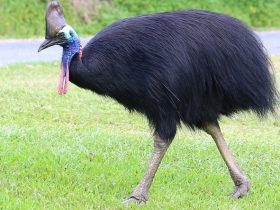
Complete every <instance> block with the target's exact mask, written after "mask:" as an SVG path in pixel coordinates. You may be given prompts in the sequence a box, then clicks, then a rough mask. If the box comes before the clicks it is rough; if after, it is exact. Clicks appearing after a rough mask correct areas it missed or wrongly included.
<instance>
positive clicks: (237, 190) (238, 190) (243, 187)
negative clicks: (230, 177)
mask: <svg viewBox="0 0 280 210" xmlns="http://www.w3.org/2000/svg"><path fill="white" fill-rule="evenodd" d="M249 190H250V183H249V182H248V181H247V180H245V181H244V182H242V183H241V184H240V185H237V186H235V187H234V190H233V193H232V194H231V196H230V197H231V198H242V197H243V196H244V195H246V194H247V192H249Z"/></svg>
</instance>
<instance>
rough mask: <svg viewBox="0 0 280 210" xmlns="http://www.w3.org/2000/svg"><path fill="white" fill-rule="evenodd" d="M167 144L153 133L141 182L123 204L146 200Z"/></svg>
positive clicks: (138, 202)
mask: <svg viewBox="0 0 280 210" xmlns="http://www.w3.org/2000/svg"><path fill="white" fill-rule="evenodd" d="M169 145H170V143H167V142H165V141H164V140H162V139H161V138H160V137H159V136H158V135H155V137H154V151H153V154H152V157H151V159H150V163H149V166H148V169H147V171H146V173H145V175H144V177H143V178H142V180H141V182H140V183H139V184H138V185H137V187H136V188H135V190H134V192H133V193H132V196H131V197H130V198H128V199H126V200H125V201H124V203H125V204H129V203H131V202H134V203H137V204H142V203H145V202H146V201H147V200H148V192H149V190H150V187H151V184H152V181H153V179H154V176H155V174H156V172H157V169H158V167H159V165H160V162H161V160H162V158H163V156H164V155H165V152H166V151H167V149H168V147H169Z"/></svg>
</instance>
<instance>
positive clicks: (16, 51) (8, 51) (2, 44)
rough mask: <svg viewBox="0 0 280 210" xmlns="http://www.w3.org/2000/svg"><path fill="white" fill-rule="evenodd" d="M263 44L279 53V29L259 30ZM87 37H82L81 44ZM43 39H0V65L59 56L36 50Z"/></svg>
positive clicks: (55, 51)
mask: <svg viewBox="0 0 280 210" xmlns="http://www.w3.org/2000/svg"><path fill="white" fill-rule="evenodd" d="M257 34H258V35H259V37H260V38H261V40H262V42H263V43H264V46H265V47H266V49H267V50H268V52H269V54H271V55H280V31H271V32H259V33H257ZM88 40H89V39H82V43H83V46H84V45H85V44H86V43H87V42H88ZM42 41H43V39H41V40H39V39H33V40H2V41H1V40H0V66H5V65H9V64H16V63H32V62H50V61H58V60H60V58H61V53H62V49H61V47H59V46H55V47H51V48H48V49H46V50H44V51H42V52H40V53H38V52H37V50H38V48H39V46H40V43H41V42H42Z"/></svg>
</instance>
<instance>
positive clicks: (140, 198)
mask: <svg viewBox="0 0 280 210" xmlns="http://www.w3.org/2000/svg"><path fill="white" fill-rule="evenodd" d="M147 200H148V198H147V196H145V195H132V196H130V197H129V198H127V199H125V200H124V202H123V203H124V204H125V205H129V204H131V203H135V204H137V205H140V206H142V205H144V204H145V203H146V201H147Z"/></svg>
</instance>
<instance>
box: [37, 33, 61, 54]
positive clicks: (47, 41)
mask: <svg viewBox="0 0 280 210" xmlns="http://www.w3.org/2000/svg"><path fill="white" fill-rule="evenodd" d="M65 41H66V40H65V39H64V37H61V36H56V37H54V38H51V39H45V41H44V42H43V43H42V44H41V45H40V47H39V49H38V52H40V51H42V50H44V49H46V48H48V47H51V46H54V45H62V44H64V43H65Z"/></svg>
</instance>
